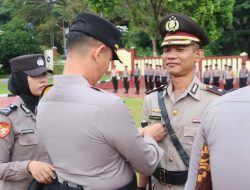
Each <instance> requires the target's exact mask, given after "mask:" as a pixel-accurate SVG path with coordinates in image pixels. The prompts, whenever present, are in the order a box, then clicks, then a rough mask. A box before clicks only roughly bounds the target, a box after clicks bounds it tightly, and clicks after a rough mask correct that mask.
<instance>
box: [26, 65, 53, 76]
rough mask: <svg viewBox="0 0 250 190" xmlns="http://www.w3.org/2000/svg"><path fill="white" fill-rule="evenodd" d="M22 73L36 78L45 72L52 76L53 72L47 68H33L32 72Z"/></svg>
mask: <svg viewBox="0 0 250 190" xmlns="http://www.w3.org/2000/svg"><path fill="white" fill-rule="evenodd" d="M23 72H24V73H25V74H27V75H29V76H31V77H37V76H39V75H41V74H43V73H46V72H48V73H50V74H53V71H52V70H50V69H48V68H47V67H39V68H35V69H32V70H28V71H23Z"/></svg>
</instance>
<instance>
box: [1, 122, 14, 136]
mask: <svg viewBox="0 0 250 190" xmlns="http://www.w3.org/2000/svg"><path fill="white" fill-rule="evenodd" d="M10 128H11V125H10V124H9V123H7V122H0V138H4V137H6V136H7V135H8V134H9V133H10Z"/></svg>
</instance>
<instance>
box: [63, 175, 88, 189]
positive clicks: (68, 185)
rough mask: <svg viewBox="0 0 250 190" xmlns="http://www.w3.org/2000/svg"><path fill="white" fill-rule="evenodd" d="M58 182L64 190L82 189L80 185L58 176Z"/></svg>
mask: <svg viewBox="0 0 250 190" xmlns="http://www.w3.org/2000/svg"><path fill="white" fill-rule="evenodd" d="M58 182H59V183H60V189H61V188H62V187H63V189H65V190H84V188H83V186H82V185H79V184H75V183H72V182H69V181H65V180H62V179H60V178H58Z"/></svg>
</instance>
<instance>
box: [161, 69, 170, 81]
mask: <svg viewBox="0 0 250 190" xmlns="http://www.w3.org/2000/svg"><path fill="white" fill-rule="evenodd" d="M168 80H169V74H168V71H167V69H166V68H165V67H163V68H162V70H161V84H162V85H166V84H167V83H168Z"/></svg>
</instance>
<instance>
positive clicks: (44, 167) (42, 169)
mask: <svg viewBox="0 0 250 190" xmlns="http://www.w3.org/2000/svg"><path fill="white" fill-rule="evenodd" d="M28 171H29V172H30V173H31V174H32V176H33V177H34V178H35V179H36V180H37V181H38V182H39V183H45V184H49V183H52V182H53V180H55V179H56V176H55V174H54V171H55V168H54V167H53V166H51V165H50V164H47V163H45V162H40V161H30V163H29V164H28Z"/></svg>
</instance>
